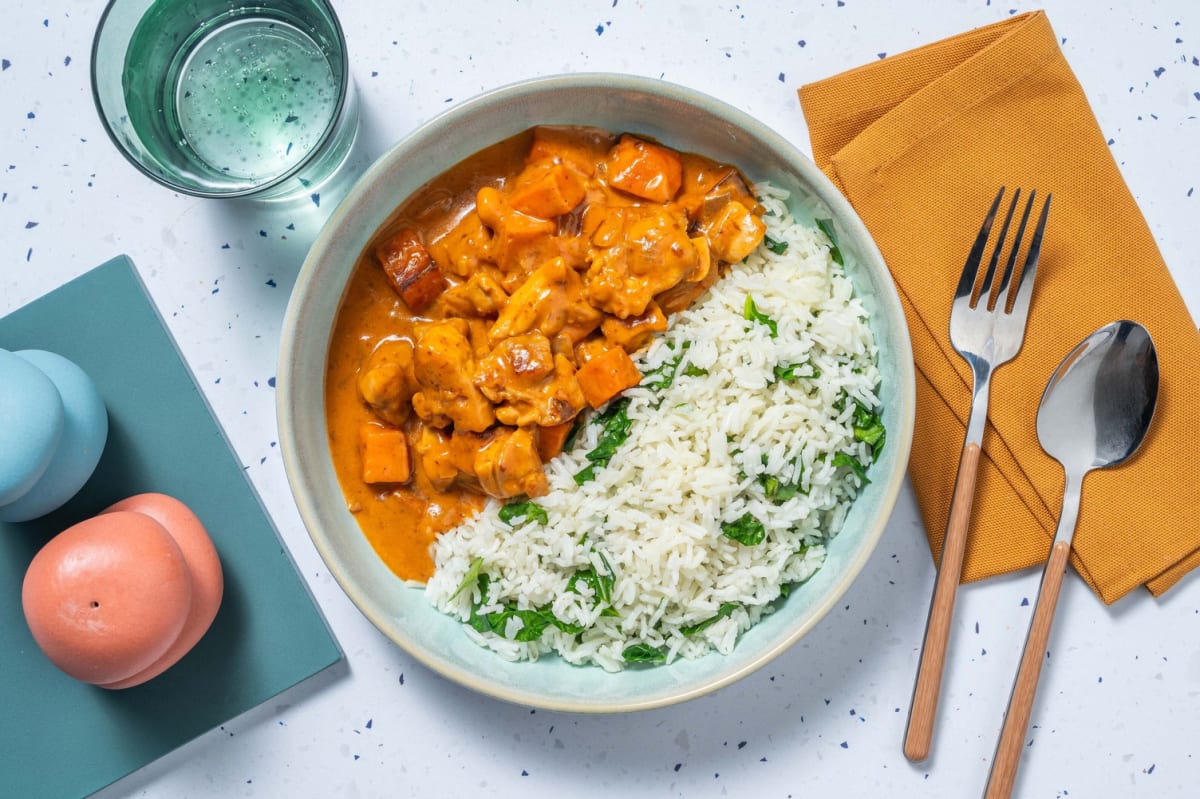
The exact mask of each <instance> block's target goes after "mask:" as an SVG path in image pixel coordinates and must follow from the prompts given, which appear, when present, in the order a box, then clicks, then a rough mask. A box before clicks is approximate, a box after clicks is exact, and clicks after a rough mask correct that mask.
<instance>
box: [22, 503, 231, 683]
mask: <svg viewBox="0 0 1200 799" xmlns="http://www.w3.org/2000/svg"><path fill="white" fill-rule="evenodd" d="M223 588H224V581H223V576H222V572H221V564H220V560H219V558H218V557H217V552H216V549H215V548H214V547H213V545H212V541H211V540H210V539H209V537H208V533H207V532H206V531H205V530H204V526H203V525H202V524H201V522H200V520H199V519H198V518H196V516H195V514H193V513H192V512H191V510H189V509H188V508H187V506H185V505H184V504H183V503H182V502H179V501H178V500H176V499H173V498H171V497H168V496H166V495H163V494H139V495H137V496H134V497H130V498H129V499H126V500H124V501H122V502H119V503H117V504H116V505H113V506H112V507H110V508H108V509H107V510H105V511H104V512H103V513H101V514H100V515H98V516H94V517H92V518H90V519H87V520H85V521H83V522H80V523H79V524H76V525H74V526H73V527H70V528H68V529H67V530H65V531H63V532H62V533H60V534H59V535H57V536H55V537H54V538H53V539H51V541H50V542H49V543H47V544H46V546H45V547H43V548H42V550H41V551H40V552H38V553H37V555H35V556H34V558H33V561H32V562H31V563H30V565H29V569H28V571H27V572H26V574H25V582H24V584H23V586H22V591H21V601H22V604H23V606H24V610H25V619H26V622H27V623H28V625H29V629H30V632H31V633H32V634H33V637H34V640H36V641H37V643H38V646H39V647H41V649H42V651H43V652H45V654H46V656H47V657H48V658H49V659H50V661H51V662H53V663H54V664H55V665H56V666H58V667H59V668H60V669H62V671H64V672H66V673H67V674H69V675H70V676H72V677H74V678H76V679H78V680H82V681H84V682H89V683H93V684H95V685H99V686H102V687H104V688H112V689H116V688H129V687H131V686H134V685H138V684H140V683H143V682H145V681H146V680H149V679H151V678H153V677H156V676H158V675H159V674H161V673H162V672H163V671H165V670H166V669H168V668H170V667H171V666H172V665H174V664H175V663H176V662H177V661H178V660H179V659H180V658H181V657H183V656H184V655H185V654H187V652H188V651H189V650H190V649H191V648H192V647H193V646H194V645H195V644H196V642H197V641H199V640H200V638H201V637H202V636H203V635H204V633H205V632H206V631H207V630H208V628H209V626H210V625H211V624H212V621H213V619H214V618H215V617H216V613H217V609H218V607H219V606H220V603H221V596H222V592H223Z"/></svg>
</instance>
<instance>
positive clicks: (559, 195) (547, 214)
mask: <svg viewBox="0 0 1200 799" xmlns="http://www.w3.org/2000/svg"><path fill="white" fill-rule="evenodd" d="M586 195H587V190H586V189H585V188H584V186H583V177H582V176H581V175H580V174H579V173H578V172H576V171H574V170H572V169H570V168H569V167H567V166H566V165H565V164H561V163H559V164H555V163H548V164H538V165H535V166H532V167H526V168H525V170H524V171H523V172H522V173H521V174H520V175H518V176H517V179H516V180H515V181H514V183H513V187H512V191H511V192H510V193H509V196H508V200H509V202H510V203H511V204H512V207H513V208H514V209H516V210H517V211H520V212H521V213H523V214H529V215H530V216H536V217H538V218H540V219H554V218H555V217H556V216H560V215H562V214H565V213H567V212H569V211H571V210H572V209H574V208H575V206H577V205H579V204H580V203H581V202H583V198H584V197H585V196H586Z"/></svg>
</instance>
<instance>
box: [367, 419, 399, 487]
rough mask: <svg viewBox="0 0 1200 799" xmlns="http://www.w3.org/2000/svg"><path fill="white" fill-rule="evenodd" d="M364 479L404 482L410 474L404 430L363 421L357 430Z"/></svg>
mask: <svg viewBox="0 0 1200 799" xmlns="http://www.w3.org/2000/svg"><path fill="white" fill-rule="evenodd" d="M359 442H360V444H361V447H360V450H361V452H362V478H363V482H364V483H406V482H408V478H409V477H411V476H412V468H411V464H410V463H409V459H408V441H407V440H406V439H405V437H404V431H403V430H397V429H396V428H394V427H384V426H382V425H378V424H371V423H368V424H364V425H363V426H362V428H361V429H360V431H359Z"/></svg>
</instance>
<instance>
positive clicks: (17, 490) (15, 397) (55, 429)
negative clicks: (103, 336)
mask: <svg viewBox="0 0 1200 799" xmlns="http://www.w3.org/2000/svg"><path fill="white" fill-rule="evenodd" d="M65 424H66V414H65V413H64V412H63V404H62V398H61V397H60V396H59V394H58V389H56V388H55V387H54V383H53V382H52V381H51V380H50V378H48V377H46V375H45V374H44V373H43V372H42V371H41V370H40V369H38V368H37V367H36V366H34V365H33V364H31V363H29V362H28V361H26V360H25V359H24V358H21V357H19V356H17V355H14V354H13V353H11V352H9V351H8V350H0V507H2V506H4V505H7V504H8V503H10V502H13V501H15V500H17V499H19V498H20V497H22V496H24V495H25V494H26V493H27V492H28V491H29V489H31V488H33V484H34V483H36V482H37V481H38V479H39V478H40V477H41V476H42V474H43V473H44V472H45V471H46V467H47V466H49V465H50V459H51V458H52V457H53V456H54V451H55V450H56V449H57V448H58V441H59V439H60V438H61V437H62V432H63V427H64V426H65Z"/></svg>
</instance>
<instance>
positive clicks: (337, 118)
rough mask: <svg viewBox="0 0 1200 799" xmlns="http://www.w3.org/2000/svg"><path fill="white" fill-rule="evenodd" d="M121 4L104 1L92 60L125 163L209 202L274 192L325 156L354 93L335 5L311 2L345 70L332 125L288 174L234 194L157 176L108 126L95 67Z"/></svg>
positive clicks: (95, 92) (96, 100)
mask: <svg viewBox="0 0 1200 799" xmlns="http://www.w3.org/2000/svg"><path fill="white" fill-rule="evenodd" d="M120 2H124V0H107V2H105V4H104V10H103V11H102V12H101V13H100V19H99V21H98V22H97V23H96V32H95V33H94V34H93V35H92V53H91V58H90V60H89V68H90V84H91V90H92V102H93V104H94V105H95V107H96V113H97V115H98V116H99V117H100V125H101V126H102V127H103V128H104V132H105V133H106V134H107V135H108V138H109V141H111V142H112V143H113V145H114V146H115V147H116V148H117V152H119V153H120V154H121V155H122V156H124V158H125V160H126V161H128V162H129V163H131V164H133V166H134V167H135V168H136V169H137V170H138V171H139V172H141V173H142V174H143V175H145V176H146V177H148V178H150V179H151V180H153V181H154V182H155V183H157V184H159V185H160V186H164V187H166V188H168V189H171V190H172V191H177V192H180V193H182V194H187V195H189V196H192V197H203V198H206V199H238V198H251V199H253V198H254V197H255V196H256V195H259V194H263V193H265V192H269V191H270V190H271V189H275V188H278V187H279V186H281V185H283V184H284V183H285V182H287V181H288V180H291V179H292V178H294V177H295V176H296V175H298V174H299V173H300V172H301V171H303V170H304V168H305V167H306V166H308V165H309V164H310V163H312V161H314V160H315V159H316V158H318V157H319V156H320V155H321V154H322V153H321V150H322V148H323V147H324V146H325V144H326V143H327V142H328V141H329V138H330V136H332V135H333V132H334V131H335V130H336V129H337V127H338V125H339V123H340V122H341V121H342V114H343V112H344V111H345V108H346V103H347V102H348V100H349V94H350V91H351V90H352V89H351V85H350V57H349V51H348V49H347V47H346V33H345V31H344V30H343V29H342V22H341V20H340V19H338V15H337V12H336V11H335V10H334V8H333V4H332V3H331V2H329V0H311V2H314V3H317V4H319V5H321V6H322V7H323V8H324V9H325V10H326V11H328V12H329V19H330V20H331V21H332V23H333V31H334V33H335V34H336V35H337V41H338V43H339V45H340V47H339V48H338V49H339V56H340V59H339V61H340V63H341V67H342V78H341V82H340V84H339V85H338V98H337V104H336V105H335V106H334V109H333V114H332V115H331V116H330V118H329V123H328V124H327V125H326V126H325V130H324V131H322V133H321V138H320V140H319V141H318V143H317V145H316V146H315V147H313V148H312V149H311V150H309V151H308V153H306V154H305V156H304V157H303V158H301V159H300V160H299V161H298V162H296V163H295V164H293V165H292V167H291V168H289V169H288V170H287V171H286V172H283V173H282V174H279V175H276V176H275V177H274V178H272V179H271V180H269V181H266V182H264V183H260V184H258V185H256V186H251V187H248V188H244V189H235V190H233V191H208V190H205V189H200V188H195V187H192V186H187V185H184V184H183V183H180V182H179V181H175V180H172V179H170V178H168V177H167V176H165V175H161V174H157V173H155V172H153V171H151V170H150V169H149V168H148V167H147V166H146V165H145V164H143V163H142V162H141V161H140V160H138V159H137V158H136V157H135V156H134V155H133V153H131V152H130V151H129V150H128V148H126V146H125V144H124V143H123V142H122V141H121V140H120V138H119V137H118V136H117V132H116V131H115V130H114V129H113V126H112V125H110V124H109V121H108V115H107V114H106V113H105V111H104V103H103V101H102V100H101V99H100V89H99V86H98V85H97V80H96V65H97V61H98V57H99V51H100V37H101V36H102V35H103V33H104V26H105V23H107V22H108V17H109V15H110V14H111V13H112V11H113V8H114V7H115V6H116V5H117V3H120ZM151 4H153V3H151ZM264 6H265V4H264V3H259V4H256V5H255V8H262V7H264Z"/></svg>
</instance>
